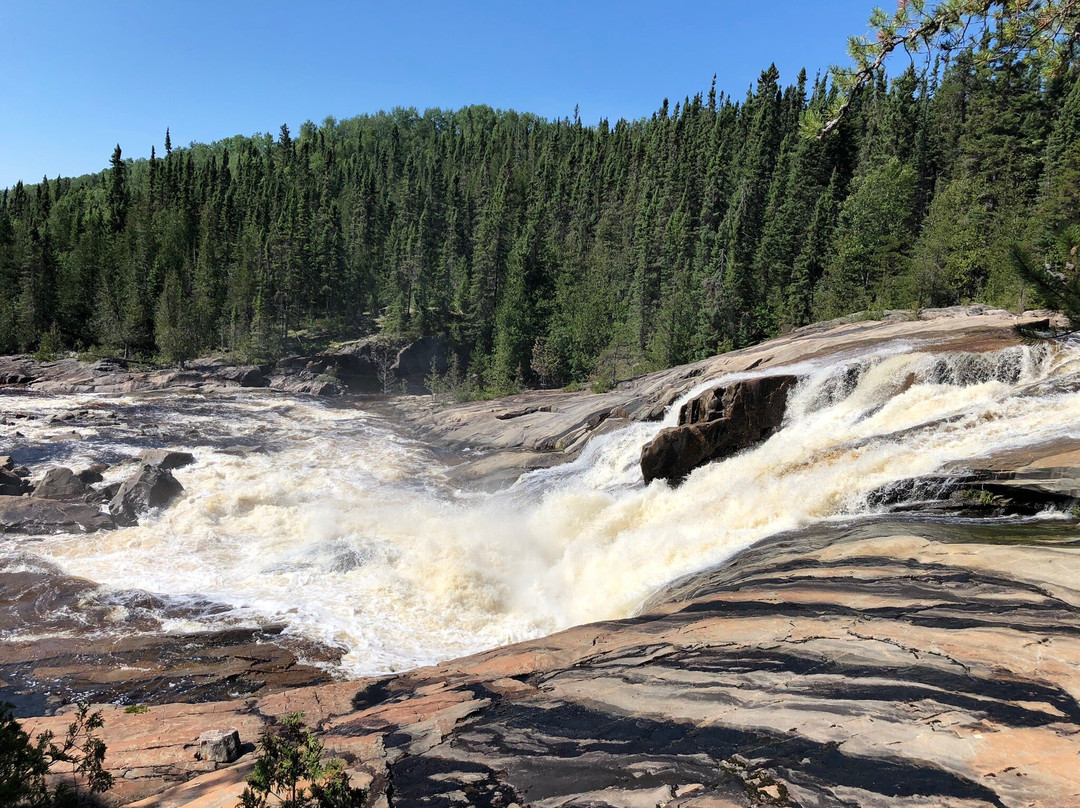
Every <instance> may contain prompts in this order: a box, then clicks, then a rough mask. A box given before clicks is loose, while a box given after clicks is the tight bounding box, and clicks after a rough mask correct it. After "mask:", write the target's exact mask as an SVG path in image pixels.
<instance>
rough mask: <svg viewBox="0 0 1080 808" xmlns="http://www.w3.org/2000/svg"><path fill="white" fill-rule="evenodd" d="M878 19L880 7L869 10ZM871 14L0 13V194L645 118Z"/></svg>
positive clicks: (237, 6)
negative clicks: (413, 117)
mask: <svg viewBox="0 0 1080 808" xmlns="http://www.w3.org/2000/svg"><path fill="white" fill-rule="evenodd" d="M879 2H880V0H879ZM873 5H874V2H873V0H804V2H796V1H795V0H709V1H707V2H689V1H688V0H687V1H685V2H683V1H681V0H667V1H666V2H664V1H663V0H651V1H649V2H639V0H620V1H619V2H608V0H578V1H577V2H569V1H568V0H557V1H555V2H552V1H551V0H531V2H521V0H503V2H494V0H485V1H484V2H479V1H477V2H473V1H472V0H457V1H456V2H453V1H445V0H444V2H427V0H398V2H385V3H383V2H380V3H373V2H359V0H357V1H356V2H320V1H319V0H307V1H306V2H305V1H304V0H292V1H291V2H280V1H279V0H259V1H258V2H249V1H248V0H219V1H218V2H209V1H208V2H194V1H188V0H171V1H170V2H160V0H131V1H130V2H123V1H122V0H68V1H67V2H59V0H0V188H4V187H7V186H10V185H13V184H14V183H15V181H16V180H18V179H23V180H24V181H27V182H37V181H40V179H41V177H42V175H43V174H48V175H49V176H50V177H54V176H56V175H57V174H63V175H65V176H72V175H79V174H84V173H87V172H91V171H97V170H100V169H102V168H104V167H105V166H106V165H107V163H108V160H109V157H110V155H111V154H112V150H113V147H114V146H115V145H116V144H117V143H119V144H120V145H121V147H122V148H123V151H124V156H125V157H146V156H148V155H149V152H150V146H151V144H154V145H156V146H157V148H158V151H159V152H160V151H161V150H162V146H161V144H162V142H163V140H164V134H165V127H170V128H171V130H172V141H173V144H174V145H186V144H188V143H189V142H192V141H200V142H209V141H213V140H217V139H219V138H223V137H229V136H231V135H234V134H245V135H248V134H253V133H255V132H273V133H276V132H277V130H278V128H279V127H280V126H281V124H282V123H288V124H289V126H290V128H292V129H293V130H294V131H296V129H298V128H299V125H300V123H302V122H303V121H305V120H309V119H310V120H313V121H316V122H320V121H322V120H323V119H324V118H325V117H326V116H327V115H333V116H335V117H337V118H346V117H350V116H352V115H357V114H360V113H365V112H377V111H379V110H380V109H390V108H391V107H395V106H414V107H417V108H418V109H420V110H423V109H425V108H427V107H436V106H437V107H443V108H450V109H453V108H457V107H461V106H463V105H466V104H473V103H484V104H489V105H491V106H493V107H498V108H503V109H506V108H514V109H517V110H521V111H527V112H534V113H537V114H539V115H543V116H545V117H548V118H561V117H563V116H569V115H572V114H573V110H574V106H575V104H576V105H579V106H580V110H581V117H582V120H583V121H584V122H585V123H587V124H592V123H595V122H596V121H598V120H599V119H600V118H604V117H606V118H608V119H610V120H611V121H613V122H614V121H615V120H617V119H618V118H620V117H625V118H630V119H633V118H640V117H642V116H646V115H649V114H651V113H652V112H653V111H654V110H656V109H657V108H658V107H659V106H660V103H661V101H662V100H663V99H664V98H665V97H668V98H670V99H671V103H672V105H674V103H675V102H676V101H678V100H681V99H682V98H683V97H684V96H687V95H693V94H694V93H696V92H699V91H700V92H704V91H706V90H708V87H709V82H710V81H711V79H712V75H713V74H714V73H716V74H717V88H718V89H719V90H724V91H726V92H728V93H731V94H735V95H737V96H738V97H741V96H742V95H743V94H744V93H745V92H746V88H747V86H748V85H749V84H750V83H751V82H753V81H754V80H755V79H756V78H757V76H758V74H759V73H760V72H761V70H762V69H763V68H765V67H767V66H768V64H769V63H770V62H775V63H776V65H777V67H778V68H779V69H780V73H781V80H782V81H784V82H787V81H792V80H794V78H795V75H796V73H797V72H798V70H799V68H800V67H803V66H805V67H806V68H807V71H808V72H809V74H810V76H811V77H812V76H813V75H814V73H815V71H816V70H817V69H819V68H825V67H827V66H828V65H829V64H833V63H838V62H844V61H845V60H846V56H845V48H846V41H847V37H848V36H849V35H851V34H861V33H864V32H865V31H866V20H867V17H868V16H869V13H870V9H871V7H872V6H873Z"/></svg>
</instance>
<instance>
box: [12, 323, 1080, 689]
mask: <svg viewBox="0 0 1080 808" xmlns="http://www.w3.org/2000/svg"><path fill="white" fill-rule="evenodd" d="M767 372H768V373H792V372H794V373H796V374H798V375H800V376H801V377H802V381H801V383H800V384H799V385H798V386H797V387H796V388H795V390H794V391H793V392H792V393H791V395H790V396H789V400H788V407H787V415H786V419H785V425H784V428H783V429H782V430H781V431H780V432H778V433H777V434H776V435H775V436H774V437H772V438H771V439H770V440H768V441H767V442H765V443H764V444H762V445H760V446H758V447H757V448H754V449H752V450H750V451H747V452H745V453H743V454H740V455H738V456H736V457H733V458H730V459H728V460H726V461H724V462H720V463H715V464H712V465H709V466H706V467H704V468H701V469H698V470H697V471H696V472H694V473H693V474H692V475H691V476H690V477H689V478H688V479H687V480H686V481H685V482H684V483H683V484H682V485H681V486H680V487H678V488H676V489H672V488H670V487H668V486H667V485H666V484H665V483H663V482H656V483H653V484H652V485H650V486H648V487H645V486H644V485H643V484H642V481H641V475H640V472H639V471H638V467H637V460H638V455H639V453H640V449H641V446H642V445H643V443H645V442H646V441H647V440H649V439H651V438H652V436H653V435H655V433H656V432H657V431H658V430H659V429H660V428H661V427H662V426H663V425H664V424H635V425H633V426H630V427H627V428H626V429H623V430H622V431H619V432H614V433H611V434H608V435H605V436H603V437H600V438H598V439H596V440H594V441H592V442H591V443H590V445H589V446H587V447H586V450H585V451H584V453H583V454H582V455H581V456H580V457H579V458H578V459H577V460H576V461H574V462H573V463H571V464H567V465H564V466H561V467H557V468H554V469H548V470H543V471H535V472H531V473H529V474H527V475H525V476H524V477H522V479H520V480H519V481H518V483H517V484H516V485H514V486H512V487H511V488H509V489H507V490H505V491H502V492H499V493H494V494H479V493H475V492H472V493H470V492H466V491H461V490H457V489H455V488H454V487H452V486H451V485H450V484H449V483H448V482H447V478H446V476H445V471H446V467H445V466H444V465H443V463H442V461H440V460H439V459H437V457H436V455H435V454H433V453H431V452H429V451H428V450H427V449H426V448H425V447H424V446H423V445H422V444H420V443H417V442H415V441H413V440H410V439H408V438H406V437H403V436H402V435H401V434H399V433H398V432H397V431H396V430H395V428H394V425H393V423H391V422H390V421H388V420H387V419H386V418H383V417H380V416H376V415H373V414H370V413H367V412H364V411H363V410H360V409H354V408H349V407H343V406H341V405H340V404H326V403H323V402H319V401H313V400H309V399H300V398H287V397H283V396H277V395H265V394H258V395H256V394H245V395H237V396H234V397H226V398H218V399H214V400H207V399H202V398H199V397H195V398H192V397H190V396H188V397H179V396H157V397H154V398H152V399H147V398H142V399H139V398H128V399H117V398H101V397H92V396H64V397H55V398H45V397H40V396H23V395H8V396H5V397H4V398H2V399H0V409H2V410H3V411H4V412H5V413H7V414H8V415H9V416H12V415H18V414H24V415H30V416H32V417H29V418H25V419H24V420H22V421H20V424H22V425H21V426H20V427H19V428H20V429H21V430H22V431H23V432H24V433H26V436H27V438H26V440H27V442H28V444H30V445H35V446H39V447H40V446H45V447H52V448H51V449H49V450H47V451H46V450H39V451H40V452H42V454H41V457H39V458H31V459H37V460H41V461H43V462H44V461H47V460H48V461H53V462H57V463H63V464H64V465H69V466H73V467H76V468H78V467H80V466H82V465H86V464H88V463H90V462H93V461H94V460H97V459H100V458H102V457H105V458H106V459H110V460H114V461H115V460H116V459H118V458H120V457H123V456H126V455H132V454H134V451H135V448H137V447H138V446H139V445H146V443H147V441H153V442H155V443H158V444H162V443H164V444H165V445H168V446H170V447H172V448H189V449H191V450H192V451H193V452H194V453H195V454H196V457H197V459H198V462H197V463H196V464H195V465H193V466H189V467H187V468H185V469H181V470H179V471H177V472H176V476H177V478H178V479H179V480H180V481H181V482H182V483H183V485H184V487H185V489H186V492H185V494H184V496H183V498H182V499H180V500H179V501H178V502H176V503H175V504H173V505H172V506H171V507H169V508H168V509H166V510H165V511H163V512H161V513H156V514H151V515H149V516H148V517H146V518H144V519H143V521H142V523H141V524H140V525H138V526H137V527H132V528H126V529H122V530H117V531H115V532H111V533H97V534H92V535H61V536H53V537H47V538H44V539H42V538H33V539H14V540H13V539H8V540H6V545H5V546H6V549H5V550H3V551H2V552H6V553H9V554H11V553H21V554H22V556H23V557H24V558H33V557H37V558H41V559H43V560H47V561H50V562H52V563H55V564H57V565H59V566H60V567H61V568H62V569H63V570H64V571H65V572H67V573H70V574H73V575H78V576H83V577H86V578H89V579H91V580H93V581H96V582H99V583H100V584H102V585H104V586H105V587H110V588H115V589H118V590H120V589H122V590H131V589H140V590H146V591H148V592H152V593H155V594H157V595H161V596H164V597H165V598H167V599H168V600H169V601H170V602H172V603H177V602H185V601H186V602H189V603H191V604H193V605H194V604H206V603H208V602H211V603H214V604H217V606H216V607H214V608H205V607H197V608H196V607H194V606H193V608H192V609H191V610H189V612H188V613H189V614H190V616H189V617H185V618H184V619H183V620H179V619H171V620H167V621H166V625H165V627H166V629H167V630H187V629H193V628H207V627H214V626H218V625H223V624H225V625H229V624H235V623H237V622H245V623H266V622H278V623H284V624H286V625H287V626H288V631H289V632H291V633H293V634H296V635H299V636H303V637H306V638H310V639H313V640H317V641H321V642H325V643H330V644H334V645H337V646H339V647H341V648H344V649H345V651H346V653H345V655H344V656H343V658H342V662H341V669H342V671H343V672H344V673H347V674H369V673H375V672H385V671H392V670H400V669H403V668H407V667H411V666H415V665H419V664H424V663H429V662H434V661H437V660H440V659H446V658H449V657H453V656H457V655H460V654H464V653H467V652H471V651H477V650H481V649H483V648H487V647H492V646H496V645H499V644H504V643H507V642H511V641H514V640H519V639H524V638H528V637H534V636H537V635H541V634H545V633H550V632H552V631H554V630H557V629H560V628H564V627H567V626H569V625H573V624H577V623H582V622H587V621H591V620H598V619H604V618H614V617H621V616H627V615H630V614H632V613H633V612H634V610H635V608H636V607H637V606H638V605H639V604H640V603H641V602H642V601H643V600H644V599H645V598H647V597H648V596H649V595H650V594H652V593H653V592H654V591H655V590H656V589H657V588H659V587H660V586H662V585H663V584H665V583H667V582H668V581H671V580H672V579H674V578H676V577H678V576H680V575H683V574H685V573H688V572H691V571H693V570H696V569H700V568H703V567H706V566H709V565H712V564H715V563H717V562H719V561H722V560H723V559H725V558H727V557H729V556H730V555H731V554H733V553H734V552H736V551H738V550H739V549H741V548H743V547H746V546H747V545H749V544H751V543H753V542H754V541H757V540H758V539H760V538H762V537H764V536H766V535H768V534H771V533H775V532H777V531H780V530H786V529H790V528H794V527H798V526H801V525H806V524H809V523H812V522H817V521H821V520H826V519H832V518H840V517H844V516H851V515H854V514H859V513H865V512H866V511H867V505H866V501H867V495H868V494H869V493H871V492H872V491H874V490H875V489H878V488H880V487H881V486H883V485H887V484H888V483H890V482H893V481H896V480H900V479H903V478H906V477H911V476H915V475H921V474H926V473H930V472H933V471H935V470H937V469H940V468H941V467H942V466H943V465H944V464H946V463H950V462H955V461H960V462H963V461H965V460H968V459H973V458H977V457H979V456H980V455H985V454H986V453H988V452H990V451H994V450H1000V449H1004V448H1009V447H1018V446H1022V445H1030V444H1036V443H1041V442H1043V441H1047V440H1051V439H1054V438H1058V437H1064V436H1073V437H1080V392H1075V391H1076V390H1077V389H1080V383H1078V382H1080V346H1078V347H1074V346H1070V345H1057V346H1052V345H1036V346H1031V347H1017V348H1010V349H1007V350H1004V351H1000V352H995V353H990V354H982V355H971V354H943V355H934V354H930V353H925V352H920V351H918V350H916V349H915V348H914V347H913V346H912V345H907V344H892V345H889V346H883V347H879V348H876V349H874V350H871V351H866V352H863V353H861V354H853V355H850V356H847V357H842V358H840V359H838V358H837V357H836V356H832V357H829V358H828V359H825V360H822V361H820V362H810V363H805V364H802V365H798V366H789V367H786V368H774V369H771V370H770V371H767ZM752 375H757V374H754V373H746V374H739V375H738V376H728V377H723V378H719V379H713V380H711V381H709V382H705V383H703V384H701V385H698V387H697V388H695V389H694V390H693V391H690V393H688V394H687V395H686V396H684V397H683V399H682V400H681V401H680V402H677V403H676V405H675V406H674V407H673V408H672V410H671V411H670V412H669V415H668V417H667V420H666V422H665V423H670V422H673V421H674V419H675V417H676V416H677V411H678V407H679V406H680V404H681V403H682V401H685V400H687V399H688V398H689V397H690V396H692V395H696V394H698V393H700V392H701V391H703V390H705V389H707V388H709V387H712V386H716V385H717V384H723V383H726V382H730V381H733V380H735V379H737V378H745V377H748V376H752ZM762 375H763V374H762ZM72 408H91V409H96V410H102V411H112V412H116V413H117V414H118V415H119V418H118V420H115V421H109V420H107V419H104V418H103V419H101V421H100V422H96V421H91V422H80V423H83V425H81V426H78V427H76V428H75V431H76V433H77V435H72V434H69V433H70V432H71V427H67V426H64V425H63V424H57V423H48V422H47V421H46V420H45V419H44V418H43V417H42V416H48V415H49V414H50V413H53V412H60V411H63V410H69V409H72ZM85 423H91V424H96V425H93V426H86V425H85ZM235 443H257V444H259V445H261V446H264V447H265V448H266V451H264V452H260V453H252V454H247V455H237V454H235V453H232V451H231V450H230V449H229V448H228V447H229V446H230V445H231V444H235ZM129 470H130V467H128V468H127V469H125V468H123V467H119V468H117V469H114V470H113V472H112V473H113V474H114V475H115V476H116V477H120V476H123V475H124V474H126V473H127V472H128V471H129ZM222 605H224V606H225V607H226V608H221V607H222ZM200 609H201V611H200ZM28 630H32V627H29V628H28ZM106 630H107V629H106Z"/></svg>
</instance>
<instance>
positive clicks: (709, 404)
mask: <svg viewBox="0 0 1080 808" xmlns="http://www.w3.org/2000/svg"><path fill="white" fill-rule="evenodd" d="M797 380H798V377H796V376H764V377H761V378H757V379H747V380H745V381H741V382H735V383H733V384H729V385H727V386H726V387H716V388H713V389H712V390H707V391H705V392H704V393H702V394H701V395H700V396H698V397H697V398H695V399H693V400H691V401H689V402H687V403H686V404H685V405H684V406H683V408H682V410H681V411H680V412H679V425H678V426H673V427H669V428H667V429H664V430H662V431H661V432H660V433H659V434H658V435H657V436H656V437H655V438H653V439H652V441H650V442H649V443H647V444H645V446H644V447H643V448H642V450H641V473H642V475H643V476H644V477H645V482H646V484H648V483H650V482H652V481H653V480H655V479H658V478H663V479H665V480H669V481H671V482H678V481H680V480H682V479H683V478H684V477H686V475H687V474H689V473H690V472H691V471H693V470H694V469H695V468H697V467H698V466H701V465H704V464H705V463H709V462H711V461H713V460H722V459H724V458H725V457H730V456H731V455H733V454H735V453H736V452H740V451H742V450H743V449H747V448H749V447H751V446H754V445H755V444H758V443H760V442H761V441H763V440H765V439H766V438H768V437H769V436H770V435H772V434H773V433H774V432H776V431H777V430H778V429H779V428H780V424H781V423H782V422H783V420H784V408H785V406H786V405H787V394H788V391H789V390H790V389H791V388H792V387H793V386H794V385H795V382H796V381H797Z"/></svg>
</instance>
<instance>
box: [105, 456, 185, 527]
mask: <svg viewBox="0 0 1080 808" xmlns="http://www.w3.org/2000/svg"><path fill="white" fill-rule="evenodd" d="M183 490H184V486H182V485H180V483H178V482H177V481H176V478H175V477H173V476H172V474H171V473H170V472H169V471H168V470H166V469H163V468H161V467H160V466H148V465H146V464H143V465H142V466H140V467H139V470H138V471H136V472H135V473H134V474H132V475H131V476H130V477H128V478H127V479H126V480H124V482H123V484H122V485H121V486H120V488H119V490H118V491H117V492H116V494H115V495H114V496H113V498H112V501H111V502H109V512H110V513H111V514H112V515H113V518H115V519H116V521H117V522H118V523H119V524H121V525H134V524H136V523H138V521H139V514H141V513H144V512H146V511H148V510H150V509H151V508H164V507H165V506H166V505H168V504H169V503H170V502H172V501H173V499H175V498H176V497H177V496H178V495H179V494H180V493H181V492H183Z"/></svg>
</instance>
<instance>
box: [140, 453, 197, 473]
mask: <svg viewBox="0 0 1080 808" xmlns="http://www.w3.org/2000/svg"><path fill="white" fill-rule="evenodd" d="M139 459H140V460H142V462H143V463H145V464H146V465H148V466H157V467H158V468H160V469H165V471H172V470H173V469H180V468H183V467H184V466H190V465H191V464H192V463H194V462H195V457H194V455H192V454H191V452H176V451H173V450H172V449H143V450H142V451H141V452H139Z"/></svg>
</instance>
